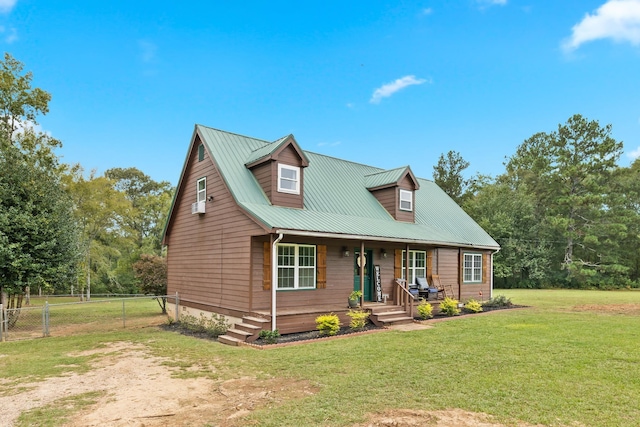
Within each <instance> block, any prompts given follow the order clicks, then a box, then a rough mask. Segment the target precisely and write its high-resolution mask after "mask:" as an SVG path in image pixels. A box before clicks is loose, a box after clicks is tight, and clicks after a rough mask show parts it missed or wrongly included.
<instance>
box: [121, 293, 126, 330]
mask: <svg viewBox="0 0 640 427" xmlns="http://www.w3.org/2000/svg"><path fill="white" fill-rule="evenodd" d="M122 327H123V328H126V327H127V314H126V312H125V310H124V298H123V299H122Z"/></svg>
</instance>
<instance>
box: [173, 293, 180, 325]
mask: <svg viewBox="0 0 640 427" xmlns="http://www.w3.org/2000/svg"><path fill="white" fill-rule="evenodd" d="M179 305H180V297H179V296H178V292H176V300H175V306H176V316H175V319H174V320H175V321H176V322H178V321H180V310H179V308H180V307H179Z"/></svg>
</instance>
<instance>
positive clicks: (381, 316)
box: [369, 305, 413, 326]
mask: <svg viewBox="0 0 640 427" xmlns="http://www.w3.org/2000/svg"><path fill="white" fill-rule="evenodd" d="M369 311H371V316H369V319H371V321H372V322H373V324H374V325H376V326H390V325H401V324H403V323H411V322H413V319H412V318H411V316H409V314H407V312H406V311H404V310H403V309H402V308H401V307H398V306H396V305H385V306H375V307H370V308H369Z"/></svg>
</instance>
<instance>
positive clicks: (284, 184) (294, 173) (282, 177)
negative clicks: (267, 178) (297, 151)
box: [278, 164, 300, 194]
mask: <svg viewBox="0 0 640 427" xmlns="http://www.w3.org/2000/svg"><path fill="white" fill-rule="evenodd" d="M278 191H279V192H280V193H290V194H300V168H299V167H297V166H289V165H283V164H278Z"/></svg>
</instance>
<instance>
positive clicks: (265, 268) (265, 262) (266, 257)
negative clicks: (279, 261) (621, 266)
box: [262, 242, 271, 291]
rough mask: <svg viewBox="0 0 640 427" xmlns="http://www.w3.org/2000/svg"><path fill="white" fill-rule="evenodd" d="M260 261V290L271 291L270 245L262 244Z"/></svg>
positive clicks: (267, 243)
mask: <svg viewBox="0 0 640 427" xmlns="http://www.w3.org/2000/svg"><path fill="white" fill-rule="evenodd" d="M262 254H263V259H262V289H263V290H265V291H268V290H270V289H271V243H269V242H264V246H263V250H262Z"/></svg>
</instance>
